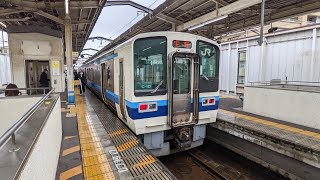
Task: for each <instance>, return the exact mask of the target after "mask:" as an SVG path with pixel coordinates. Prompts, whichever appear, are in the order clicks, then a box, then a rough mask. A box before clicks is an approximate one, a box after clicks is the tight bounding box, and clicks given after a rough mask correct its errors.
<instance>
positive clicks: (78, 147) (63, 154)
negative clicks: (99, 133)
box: [62, 146, 80, 156]
mask: <svg viewBox="0 0 320 180" xmlns="http://www.w3.org/2000/svg"><path fill="white" fill-rule="evenodd" d="M78 151H80V146H74V147H71V148H69V149H66V150H64V151H63V152H62V156H66V155H68V154H71V153H74V152H78Z"/></svg>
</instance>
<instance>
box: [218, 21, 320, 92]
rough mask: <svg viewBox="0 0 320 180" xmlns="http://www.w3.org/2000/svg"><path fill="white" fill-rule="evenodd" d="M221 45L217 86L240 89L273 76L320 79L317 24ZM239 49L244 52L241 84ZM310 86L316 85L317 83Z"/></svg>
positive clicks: (319, 41) (319, 37)
mask: <svg viewBox="0 0 320 180" xmlns="http://www.w3.org/2000/svg"><path fill="white" fill-rule="evenodd" d="M258 39H259V38H258V37H252V38H246V39H240V40H236V41H232V42H226V43H222V44H221V53H220V89H221V90H222V91H226V92H227V93H230V92H232V93H236V92H237V91H238V92H239V87H241V86H242V87H243V86H246V85H251V82H265V81H271V80H272V79H281V80H283V81H285V80H287V81H304V82H306V81H307V82H320V71H319V69H320V26H309V27H303V28H297V29H293V30H288V31H283V32H277V33H273V34H267V35H266V36H265V41H266V44H265V45H264V46H259V45H258ZM239 52H245V53H246V55H245V56H246V63H245V79H244V83H243V84H242V83H238V75H239V74H238V71H239ZM312 85H317V86H319V85H320V83H313V84H312Z"/></svg>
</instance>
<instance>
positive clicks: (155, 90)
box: [150, 80, 163, 94]
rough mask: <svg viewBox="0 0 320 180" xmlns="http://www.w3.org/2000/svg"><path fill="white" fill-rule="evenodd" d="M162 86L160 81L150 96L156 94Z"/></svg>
mask: <svg viewBox="0 0 320 180" xmlns="http://www.w3.org/2000/svg"><path fill="white" fill-rule="evenodd" d="M162 84H163V80H161V81H160V82H159V84H158V86H157V87H156V88H155V89H154V90H153V91H151V92H150V93H151V94H154V93H156V92H157V91H158V89H159V88H160V86H161V85H162Z"/></svg>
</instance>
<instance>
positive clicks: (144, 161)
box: [132, 154, 156, 168]
mask: <svg viewBox="0 0 320 180" xmlns="http://www.w3.org/2000/svg"><path fill="white" fill-rule="evenodd" d="M154 162H156V160H155V159H154V158H153V157H152V156H151V155H150V154H149V155H147V156H146V157H145V158H144V159H142V160H141V161H140V162H139V163H137V164H135V165H133V166H132V168H136V167H140V166H145V165H148V164H152V163H154Z"/></svg>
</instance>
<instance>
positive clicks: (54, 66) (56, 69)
mask: <svg viewBox="0 0 320 180" xmlns="http://www.w3.org/2000/svg"><path fill="white" fill-rule="evenodd" d="M51 70H52V75H53V76H60V61H57V60H53V61H52V62H51Z"/></svg>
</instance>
